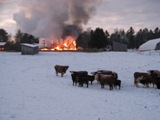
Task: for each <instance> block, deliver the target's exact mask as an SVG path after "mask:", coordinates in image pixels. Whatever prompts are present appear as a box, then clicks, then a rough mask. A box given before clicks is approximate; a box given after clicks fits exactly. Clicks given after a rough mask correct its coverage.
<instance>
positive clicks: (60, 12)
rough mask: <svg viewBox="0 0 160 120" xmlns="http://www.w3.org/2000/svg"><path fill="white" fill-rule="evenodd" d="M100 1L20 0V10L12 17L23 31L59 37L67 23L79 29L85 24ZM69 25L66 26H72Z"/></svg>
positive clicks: (48, 36)
mask: <svg viewBox="0 0 160 120" xmlns="http://www.w3.org/2000/svg"><path fill="white" fill-rule="evenodd" d="M100 2H101V0H22V2H21V4H20V6H21V10H20V11H19V12H18V13H15V14H14V16H13V18H14V20H15V21H16V22H17V25H18V28H19V29H21V30H22V31H23V32H27V33H30V34H33V35H36V36H38V37H46V38H57V39H59V38H61V37H62V34H64V33H63V31H64V30H63V29H64V28H66V26H67V25H71V26H72V27H73V26H76V27H77V28H79V29H81V28H82V27H83V25H86V24H87V23H88V21H89V19H90V18H91V17H92V16H93V15H94V14H95V7H96V6H97V5H98V4H99V3H100ZM71 26H70V27H67V28H68V29H69V28H72V27H71ZM73 28H74V27H73Z"/></svg>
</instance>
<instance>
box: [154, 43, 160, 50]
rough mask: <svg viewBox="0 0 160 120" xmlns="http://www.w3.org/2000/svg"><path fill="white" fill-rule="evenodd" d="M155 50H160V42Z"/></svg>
mask: <svg viewBox="0 0 160 120" xmlns="http://www.w3.org/2000/svg"><path fill="white" fill-rule="evenodd" d="M155 50H160V42H159V43H157V45H156V48H155Z"/></svg>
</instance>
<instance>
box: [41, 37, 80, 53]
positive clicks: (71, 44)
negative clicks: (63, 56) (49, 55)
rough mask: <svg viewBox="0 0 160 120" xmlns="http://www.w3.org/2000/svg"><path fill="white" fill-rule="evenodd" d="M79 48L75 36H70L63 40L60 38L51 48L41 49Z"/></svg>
mask: <svg viewBox="0 0 160 120" xmlns="http://www.w3.org/2000/svg"><path fill="white" fill-rule="evenodd" d="M67 50H71V51H72V50H73V51H75V50H77V48H76V41H75V38H73V37H71V36H68V37H66V38H65V39H63V40H60V41H59V42H58V43H57V44H56V45H53V46H52V47H51V48H42V49H41V51H67Z"/></svg>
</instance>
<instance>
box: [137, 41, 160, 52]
mask: <svg viewBox="0 0 160 120" xmlns="http://www.w3.org/2000/svg"><path fill="white" fill-rule="evenodd" d="M149 50H160V38H157V39H152V40H149V41H147V42H145V43H144V44H142V45H141V46H140V47H139V51H149Z"/></svg>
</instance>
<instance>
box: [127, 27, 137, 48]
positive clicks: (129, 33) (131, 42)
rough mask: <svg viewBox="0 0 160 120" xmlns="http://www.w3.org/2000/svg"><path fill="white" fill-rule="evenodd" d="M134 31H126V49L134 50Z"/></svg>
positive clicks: (131, 29)
mask: <svg viewBox="0 0 160 120" xmlns="http://www.w3.org/2000/svg"><path fill="white" fill-rule="evenodd" d="M134 33H135V30H134V29H133V28H132V27H130V29H129V30H128V31H127V34H126V35H127V38H128V48H132V49H133V48H135V37H134Z"/></svg>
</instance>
